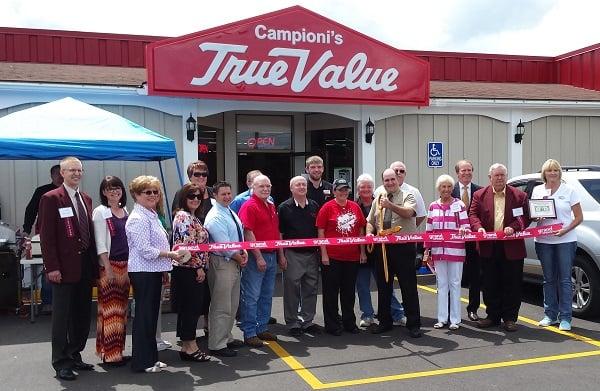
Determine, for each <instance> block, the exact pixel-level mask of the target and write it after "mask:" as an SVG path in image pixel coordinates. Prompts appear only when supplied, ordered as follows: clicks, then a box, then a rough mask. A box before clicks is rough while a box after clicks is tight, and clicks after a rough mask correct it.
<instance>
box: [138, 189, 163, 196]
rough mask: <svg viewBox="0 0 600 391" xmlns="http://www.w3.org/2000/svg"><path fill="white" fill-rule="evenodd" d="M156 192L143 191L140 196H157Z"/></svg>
mask: <svg viewBox="0 0 600 391" xmlns="http://www.w3.org/2000/svg"><path fill="white" fill-rule="evenodd" d="M158 193H159V192H158V190H144V191H142V192H141V193H140V194H146V195H147V196H151V195H158Z"/></svg>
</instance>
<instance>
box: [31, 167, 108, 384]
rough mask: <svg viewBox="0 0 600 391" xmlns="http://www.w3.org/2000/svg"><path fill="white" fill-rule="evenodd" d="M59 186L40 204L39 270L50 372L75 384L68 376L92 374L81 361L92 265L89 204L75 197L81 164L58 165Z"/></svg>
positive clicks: (94, 269) (87, 327) (85, 198)
mask: <svg viewBox="0 0 600 391" xmlns="http://www.w3.org/2000/svg"><path fill="white" fill-rule="evenodd" d="M60 174H61V175H62V176H63V178H64V183H63V185H62V186H60V187H58V188H56V189H54V190H52V191H49V192H48V193H46V194H44V195H43V196H42V198H41V200H40V208H39V221H40V239H41V240H40V242H41V247H42V257H43V259H44V270H45V272H46V275H47V276H48V280H49V281H50V282H51V283H52V295H53V301H52V366H53V367H54V369H55V370H56V376H57V377H58V378H59V379H62V380H75V379H76V378H77V375H76V373H75V372H74V371H84V370H88V371H89V370H92V369H93V365H91V364H86V363H84V362H83V361H82V360H81V351H82V350H83V349H84V348H85V344H86V342H87V338H88V334H89V331H90V320H91V304H92V282H93V281H94V279H96V278H97V277H98V261H97V256H96V243H95V241H94V228H93V224H92V199H91V198H90V197H89V196H88V195H87V194H85V193H82V192H79V183H80V182H81V177H82V176H83V168H82V165H81V161H79V159H77V158H75V157H67V158H65V159H63V160H62V161H61V163H60Z"/></svg>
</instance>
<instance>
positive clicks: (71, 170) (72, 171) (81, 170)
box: [65, 168, 83, 174]
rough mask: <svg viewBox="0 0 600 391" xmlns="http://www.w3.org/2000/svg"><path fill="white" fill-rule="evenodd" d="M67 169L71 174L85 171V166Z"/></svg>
mask: <svg viewBox="0 0 600 391" xmlns="http://www.w3.org/2000/svg"><path fill="white" fill-rule="evenodd" d="M65 171H67V172H70V173H71V174H73V173H76V172H77V173H82V172H83V168H67V169H65Z"/></svg>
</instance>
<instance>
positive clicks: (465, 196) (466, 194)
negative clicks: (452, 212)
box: [460, 186, 469, 208]
mask: <svg viewBox="0 0 600 391" xmlns="http://www.w3.org/2000/svg"><path fill="white" fill-rule="evenodd" d="M460 199H461V200H462V202H463V204H465V206H466V207H467V208H468V207H469V191H468V190H467V186H463V192H462V197H461V198H460Z"/></svg>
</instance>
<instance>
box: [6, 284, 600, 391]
mask: <svg viewBox="0 0 600 391" xmlns="http://www.w3.org/2000/svg"><path fill="white" fill-rule="evenodd" d="M419 282H420V289H419V296H420V302H421V314H422V323H423V331H424V336H423V338H420V339H410V338H409V337H408V333H407V330H406V329H405V328H402V327H396V328H394V330H392V331H390V332H388V333H384V334H382V335H371V334H369V333H366V332H363V333H361V334H358V335H350V334H343V335H342V336H340V337H334V336H330V335H326V334H324V335H315V336H312V335H306V334H305V335H303V336H301V337H299V338H294V337H291V336H288V335H286V333H285V327H284V326H283V325H281V324H277V325H275V326H273V329H272V330H273V331H275V332H277V333H278V334H279V335H280V341H279V342H277V343H271V345H270V346H269V347H266V348H264V349H260V350H258V349H248V348H243V349H241V350H240V351H239V355H238V357H234V358H226V359H216V358H213V360H212V361H211V362H208V363H193V364H192V365H191V366H190V365H189V364H188V363H184V362H182V361H180V360H179V357H178V355H177V347H176V346H175V347H174V348H173V349H169V350H167V351H164V352H161V353H160V359H161V360H162V361H164V362H166V363H167V364H168V365H169V367H168V368H167V369H166V370H164V371H163V372H161V373H157V374H136V373H132V372H131V371H130V370H129V368H128V367H122V368H106V367H104V366H102V365H96V367H95V371H93V372H86V373H81V374H80V376H79V379H78V380H77V381H75V382H65V381H59V380H57V379H56V378H54V371H53V370H52V367H51V366H50V342H49V340H50V317H49V316H42V317H40V318H38V321H37V322H36V323H34V324H31V323H29V321H28V320H27V319H22V318H18V317H16V316H14V315H9V314H4V315H2V316H0V330H1V332H0V373H1V374H2V384H1V385H0V389H2V390H60V389H68V390H80V389H81V390H166V389H168V390H194V389H203V390H217V389H218V390H234V389H239V388H243V389H245V390H282V389H285V390H310V389H340V390H342V389H355V390H396V389H399V388H405V387H407V388H409V389H422V390H428V391H434V390H455V389H460V390H494V389H511V388H514V389H517V388H518V389H522V388H525V389H534V390H585V389H590V390H591V389H596V387H597V382H598V381H597V373H599V372H600V360H599V359H598V357H597V356H600V324H599V323H598V320H597V319H596V320H581V319H574V322H573V330H572V332H570V333H567V332H562V331H558V330H557V329H556V328H554V327H553V328H548V329H542V328H540V327H538V326H537V320H539V318H541V316H542V312H543V311H542V307H541V293H540V290H541V288H539V287H535V286H529V285H526V287H525V295H524V302H523V305H522V306H521V318H520V319H519V322H518V324H519V330H518V331H517V332H516V333H506V332H504V330H502V329H499V328H498V329H489V330H485V331H484V330H479V329H477V328H476V327H475V325H474V324H473V323H472V322H470V321H468V320H467V321H464V322H463V324H462V327H461V328H460V329H459V330H457V331H449V330H448V329H441V330H435V329H433V327H432V326H433V324H434V323H435V313H436V312H435V306H436V295H435V281H434V279H433V278H432V277H420V278H419ZM279 284H280V280H279V279H278V289H277V292H276V297H275V298H274V306H273V315H274V316H275V317H276V318H277V319H278V320H279V321H282V320H283V306H282V298H281V294H280V292H281V289H280V286H279ZM465 296H466V290H463V297H465ZM372 297H373V300H374V304H376V291H375V290H374V289H373V291H372ZM318 305H319V306H320V305H321V303H320V301H319V303H318ZM319 308H320V307H319ZM463 309H464V305H463ZM317 312H318V313H320V312H321V311H320V309H319V310H318V311H317ZM356 313H357V314H358V313H359V312H358V306H357V308H356ZM479 313H480V315H482V314H484V310H482V309H480V311H479ZM318 316H319V315H318ZM465 318H466V313H463V319H465ZM162 322H163V337H164V338H165V339H167V340H169V341H170V342H172V343H173V344H174V345H175V343H176V337H175V324H176V317H175V315H174V314H171V313H168V314H164V315H163V320H162ZM317 322H318V323H320V324H322V318H321V317H320V316H319V317H318V318H317ZM94 333H95V332H92V333H91V334H90V339H89V340H88V344H87V347H86V350H85V351H84V361H86V362H90V363H94V364H97V363H98V359H97V357H96V356H95V354H94V351H95V339H94V338H93V337H94ZM198 334H199V335H202V331H199V332H198ZM234 334H235V335H236V337H238V338H239V337H240V336H241V334H240V333H239V330H238V329H237V328H236V329H235V330H234ZM200 342H201V343H202V344H203V346H204V347H206V339H205V338H200ZM130 351H131V342H130V339H128V340H127V345H126V353H128V352H130Z"/></svg>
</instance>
